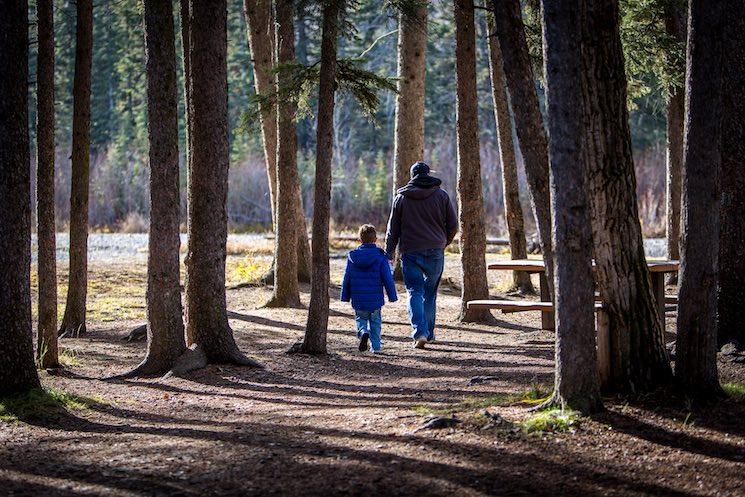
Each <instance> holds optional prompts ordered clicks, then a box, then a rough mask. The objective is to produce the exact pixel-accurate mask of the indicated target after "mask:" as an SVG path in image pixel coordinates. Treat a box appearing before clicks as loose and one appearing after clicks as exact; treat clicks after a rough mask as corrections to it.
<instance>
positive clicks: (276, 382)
mask: <svg viewBox="0 0 745 497" xmlns="http://www.w3.org/2000/svg"><path fill="white" fill-rule="evenodd" d="M232 252H233V255H231V256H230V257H229V260H228V283H229V290H228V307H229V309H230V310H231V311H234V312H235V313H237V314H236V316H237V317H238V318H239V319H233V320H231V324H232V327H233V329H234V332H235V336H236V339H237V341H238V343H239V345H240V347H241V348H242V349H243V350H244V351H245V352H246V353H248V354H250V355H252V356H253V357H255V358H257V359H259V360H260V361H261V362H262V363H263V364H265V366H266V369H264V370H256V369H246V368H239V367H233V366H210V367H208V368H207V369H204V370H201V371H197V372H194V373H191V374H189V375H187V376H186V377H185V378H169V379H166V380H132V381H119V382H115V381H103V380H102V379H101V378H104V377H107V376H109V375H114V374H116V373H121V372H124V371H126V370H127V369H129V368H131V367H133V366H135V365H136V364H137V363H138V362H139V361H140V360H141V359H142V357H143V356H144V351H145V344H144V343H143V342H136V343H126V342H123V341H122V337H123V336H125V335H126V334H127V333H128V332H129V331H130V330H131V329H132V328H133V327H134V326H136V325H139V324H142V323H143V320H144V310H145V309H144V305H145V304H144V291H145V265H144V263H143V262H141V261H139V262H137V263H133V262H132V261H126V260H121V261H118V262H111V263H104V262H96V263H94V264H92V265H91V284H90V286H91V289H90V292H89V295H90V308H91V310H90V314H89V318H90V321H89V324H88V329H89V333H88V334H87V335H86V336H84V337H81V338H71V339H64V340H63V341H62V348H63V360H64V362H65V364H66V367H65V369H64V370H63V371H61V372H59V373H57V374H54V375H52V374H49V373H42V381H43V383H44V385H45V387H47V388H52V389H55V390H57V391H64V392H67V393H68V394H69V395H71V396H75V397H74V399H77V401H74V402H70V403H69V405H68V407H67V408H65V409H64V410H55V411H53V412H48V413H46V414H44V415H38V414H37V415H34V414H28V413H26V414H18V415H17V416H16V418H15V419H14V417H13V415H12V413H10V415H8V413H7V412H6V415H5V417H3V416H2V415H1V414H2V412H0V495H2V496H6V495H12V496H21V495H23V496H82V495H106V496H170V495H179V496H181V495H183V496H201V495H209V496H213V495H214V496H222V495H236V496H238V495H308V496H311V495H318V496H325V495H340V494H343V495H417V494H421V495H443V496H444V495H547V496H548V495H669V496H681V497H682V496H694V495H695V496H698V495H712V496H713V495H718V496H743V495H745V400H744V399H742V398H740V400H735V399H728V400H723V401H721V402H719V403H717V404H714V405H711V406H707V407H706V408H700V407H696V406H691V405H687V404H686V403H685V402H684V401H682V400H679V399H673V398H670V397H669V396H666V395H652V396H648V397H646V398H642V399H636V400H634V401H629V400H625V399H614V398H608V399H606V407H607V410H606V412H604V413H602V414H599V415H596V416H593V417H592V418H570V419H569V420H566V419H564V420H563V421H562V422H559V423H558V424H559V425H560V427H563V428H568V429H566V430H565V431H556V432H545V431H544V432H540V431H538V432H534V433H527V431H529V430H530V429H533V428H536V426H537V425H536V423H538V422H539V421H541V419H537V418H536V417H535V414H534V413H531V412H530V406H531V405H533V404H534V403H535V399H536V398H540V397H542V396H544V395H547V393H548V391H549V390H550V385H551V383H552V377H553V335H552V333H549V332H545V331H541V330H540V329H539V322H540V317H539V316H538V315H537V314H534V313H522V314H508V315H503V314H497V315H495V316H496V317H497V319H498V324H497V325H495V326H485V325H470V324H469V325H464V324H459V323H457V322H455V317H456V316H457V312H458V307H459V291H458V290H457V289H456V288H453V287H452V286H450V285H449V284H447V281H446V284H444V285H443V287H442V292H441V294H440V297H439V299H440V300H439V309H440V313H439V323H440V324H439V325H438V328H437V342H435V343H434V344H432V345H431V346H429V347H428V348H427V349H426V350H416V349H413V348H412V346H411V343H410V339H409V338H408V334H409V328H408V325H407V317H406V304H405V302H406V298H405V296H404V298H402V299H401V300H400V301H399V302H398V303H395V304H389V305H386V306H385V308H384V311H383V314H384V328H383V337H384V345H383V346H384V352H385V353H384V354H381V355H371V354H369V353H360V352H358V351H357V342H356V340H355V336H354V332H353V319H352V311H351V310H350V308H349V307H348V305H347V304H343V303H341V302H339V301H338V286H335V287H334V290H333V294H332V317H331V321H330V333H329V354H328V355H327V356H324V357H308V356H302V355H288V354H286V353H285V352H286V350H287V349H288V348H289V347H290V345H292V344H293V343H294V342H296V341H298V340H299V339H300V338H301V337H302V333H303V328H304V324H305V319H306V312H305V311H304V310H276V309H265V308H261V305H262V303H264V302H265V301H266V300H267V299H268V297H269V295H270V291H269V289H266V288H260V287H253V286H246V285H245V284H241V283H245V281H247V280H251V279H254V278H255V277H256V275H258V274H260V273H261V272H262V271H263V270H264V268H265V267H266V266H267V265H268V262H269V258H268V257H267V256H266V255H265V254H262V253H259V252H255V253H251V254H249V255H246V254H244V253H242V252H241V250H238V249H236V250H233V251H232ZM338 254H341V253H340V252H339V253H337V255H338ZM496 257H498V256H496V255H491V254H490V255H489V256H488V258H496ZM343 262H344V260H343V256H337V257H335V258H334V259H333V260H332V270H333V277H332V281H333V282H334V283H335V284H336V285H338V283H339V281H340V279H341V271H342V268H343ZM61 270H62V273H63V274H62V275H61V280H62V279H64V271H65V268H64V267H62V268H61ZM457 275H458V260H457V257H456V256H452V255H451V256H448V261H447V268H446V274H445V277H446V279H447V278H453V279H454V280H456V281H457V280H458V276H457ZM506 276H507V275H506V274H498V273H494V274H490V279H491V283H492V291H493V293H494V295H502V294H503V291H504V288H505V285H506V279H505V278H506ZM302 290H303V301H304V302H305V303H307V301H308V287H307V285H304V286H303V289H302ZM399 291H400V293H402V294H403V293H404V289H403V288H402V287H401V286H399ZM63 296H64V289H62V290H61V292H60V298H62V297H63ZM61 310H62V306H61V307H60V311H61ZM674 321H675V317H674V313H673V314H672V315H669V316H668V323H667V326H668V330H669V331H670V330H672V329H674ZM673 339H674V335H673V334H672V333H669V335H668V341H670V340H673ZM720 375H721V380H722V383H729V384H734V385H739V388H742V387H743V385H745V365H743V364H733V363H731V362H728V361H726V360H725V359H724V358H722V359H720ZM477 376H480V377H485V378H480V379H476V380H474V381H471V380H472V378H474V377H477ZM480 380H481V381H480ZM452 413H455V416H456V417H457V419H458V420H459V421H460V423H458V424H456V425H455V426H453V427H448V428H444V429H439V430H434V429H433V430H418V429H419V428H421V427H422V426H423V425H424V424H425V423H426V422H427V421H428V420H430V419H431V418H432V417H433V416H437V415H443V416H450V415H451V414H452ZM487 413H488V414H487ZM538 428H540V426H538ZM549 430H550V428H549Z"/></svg>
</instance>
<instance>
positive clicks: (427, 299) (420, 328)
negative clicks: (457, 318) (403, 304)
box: [401, 249, 445, 340]
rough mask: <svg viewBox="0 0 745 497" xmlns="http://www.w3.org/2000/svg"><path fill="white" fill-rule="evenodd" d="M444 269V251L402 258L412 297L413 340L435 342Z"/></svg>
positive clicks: (426, 252) (410, 311)
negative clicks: (421, 339)
mask: <svg viewBox="0 0 745 497" xmlns="http://www.w3.org/2000/svg"><path fill="white" fill-rule="evenodd" d="M444 266H445V251H444V250H442V249H428V250H421V251H417V252H406V253H404V254H402V255H401V270H402V271H403V273H404V284H405V285H406V291H407V292H408V293H409V320H410V321H411V327H412V328H413V331H412V333H411V337H412V338H413V339H414V340H418V339H420V338H424V339H426V340H434V338H435V318H436V315H437V287H438V286H439V285H440V278H441V277H442V270H443V268H444Z"/></svg>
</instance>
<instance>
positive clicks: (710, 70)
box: [675, 0, 742, 397]
mask: <svg viewBox="0 0 745 497" xmlns="http://www.w3.org/2000/svg"><path fill="white" fill-rule="evenodd" d="M734 3H735V2H713V3H711V2H704V1H702V0H691V3H690V9H689V18H688V50H687V54H686V65H687V69H686V87H687V97H686V98H687V101H686V112H687V115H686V136H685V146H684V150H685V159H684V162H683V238H682V243H681V252H682V254H681V255H682V261H683V264H682V266H681V270H680V288H679V290H678V335H677V339H676V361H675V375H676V377H677V378H678V380H679V381H680V383H681V384H682V386H683V387H684V388H685V390H686V393H687V394H688V395H691V396H697V397H698V396H700V397H711V396H716V395H717V394H720V393H721V387H720V386H719V378H718V375H717V347H716V345H717V270H718V254H719V232H720V231H719V221H720V219H719V217H720V216H719V209H720V203H719V199H720V193H719V188H720V177H719V175H720V167H722V165H723V163H722V149H721V147H720V146H721V144H722V142H723V140H722V137H723V128H722V124H723V122H722V121H723V120H722V119H721V116H722V113H723V112H725V111H726V110H728V109H725V107H724V105H723V100H722V97H723V85H722V83H723V78H722V76H721V74H722V71H723V62H724V57H723V52H724V51H725V50H729V48H730V47H729V46H728V45H727V46H726V48H725V44H724V42H723V39H722V38H723V37H722V31H723V29H725V25H726V24H727V23H728V22H733V21H734V19H735V18H734V17H731V15H730V12H731V10H732V7H733V5H730V8H729V9H728V8H727V4H734ZM740 64H741V61H740ZM727 71H728V72H729V69H727ZM728 89H730V88H728ZM740 91H741V90H740ZM737 118H738V119H742V116H737ZM740 125H741V124H740ZM740 136H742V135H740ZM740 146H742V145H741V144H740ZM730 167H731V164H730ZM730 180H735V178H727V182H728V181H730ZM725 183H726V182H725ZM738 214H739V215H740V216H742V213H741V212H740V213H738ZM724 235H725V236H729V234H728V233H724ZM739 263H740V264H742V261H739ZM740 284H742V281H740ZM737 305H740V306H742V302H738V303H737Z"/></svg>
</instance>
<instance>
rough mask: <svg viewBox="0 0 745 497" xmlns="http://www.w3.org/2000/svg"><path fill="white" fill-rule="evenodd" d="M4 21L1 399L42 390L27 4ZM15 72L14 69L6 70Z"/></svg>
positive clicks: (11, 0) (21, 0)
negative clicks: (36, 339) (34, 293)
mask: <svg viewBox="0 0 745 497" xmlns="http://www.w3.org/2000/svg"><path fill="white" fill-rule="evenodd" d="M2 12H3V15H2V16H0V33H2V35H0V67H2V68H5V69H4V70H2V71H0V95H2V98H0V116H3V117H2V119H0V198H2V199H3V204H4V205H3V208H2V209H0V357H2V358H3V359H2V361H0V397H5V396H7V395H13V394H17V393H23V392H27V391H29V390H31V389H34V388H39V386H40V385H39V377H38V375H37V373H36V366H35V365H34V344H33V341H32V338H31V333H32V332H31V278H30V270H31V174H30V169H31V164H30V161H29V138H28V88H27V82H28V4H27V2H26V1H25V0H6V1H4V2H3V3H2ZM7 68H12V69H13V70H7Z"/></svg>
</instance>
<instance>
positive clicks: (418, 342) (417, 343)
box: [414, 338, 427, 349]
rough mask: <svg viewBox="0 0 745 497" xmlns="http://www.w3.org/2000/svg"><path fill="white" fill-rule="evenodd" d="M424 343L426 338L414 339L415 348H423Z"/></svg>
mask: <svg viewBox="0 0 745 497" xmlns="http://www.w3.org/2000/svg"><path fill="white" fill-rule="evenodd" d="M426 344H427V340H426V339H425V338H417V339H416V340H414V348H415V349H423V348H424V346H425V345H426Z"/></svg>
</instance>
